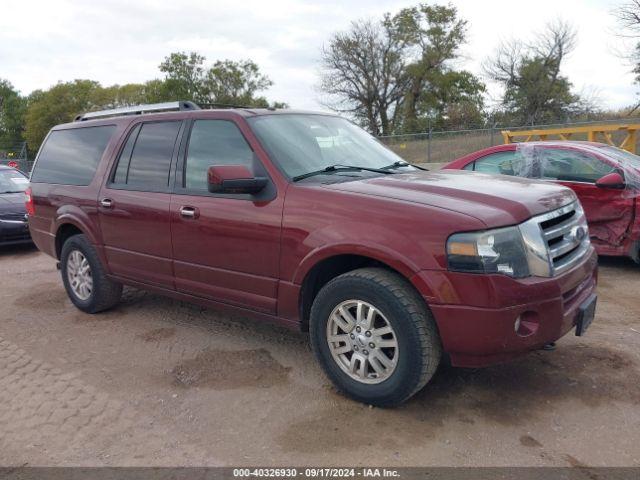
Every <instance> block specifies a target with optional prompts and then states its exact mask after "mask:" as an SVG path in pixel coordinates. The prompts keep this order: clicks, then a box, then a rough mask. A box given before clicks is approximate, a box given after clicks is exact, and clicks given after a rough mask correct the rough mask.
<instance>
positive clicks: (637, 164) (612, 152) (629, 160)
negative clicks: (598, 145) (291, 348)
mask: <svg viewBox="0 0 640 480" xmlns="http://www.w3.org/2000/svg"><path fill="white" fill-rule="evenodd" d="M602 150H603V151H605V152H606V153H607V155H609V156H610V157H612V158H614V159H615V160H617V161H618V162H620V163H622V164H623V165H628V166H630V167H634V168H638V169H640V157H639V156H638V155H635V154H633V153H631V152H628V151H626V150H623V149H621V148H618V147H611V146H608V145H607V146H606V147H602Z"/></svg>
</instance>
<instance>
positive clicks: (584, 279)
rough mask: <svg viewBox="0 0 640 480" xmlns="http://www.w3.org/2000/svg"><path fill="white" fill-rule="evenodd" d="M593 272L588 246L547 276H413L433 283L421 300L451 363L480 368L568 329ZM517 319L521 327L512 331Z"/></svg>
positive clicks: (593, 259)
mask: <svg viewBox="0 0 640 480" xmlns="http://www.w3.org/2000/svg"><path fill="white" fill-rule="evenodd" d="M597 272H598V270H597V255H596V253H595V250H594V249H593V247H591V251H590V253H589V254H588V255H586V256H585V259H584V260H583V261H582V262H581V263H580V264H578V265H576V266H575V267H574V268H573V269H571V270H569V271H567V272H565V273H564V274H562V275H559V276H557V277H553V278H540V277H530V278H526V279H520V280H518V279H513V278H510V277H507V276H504V275H474V274H468V273H456V272H437V273H436V272H428V273H427V272H421V274H419V275H428V276H429V277H430V278H427V277H426V276H425V277H423V280H424V282H425V284H427V283H428V284H430V285H435V288H434V289H432V291H431V292H430V295H425V299H426V300H427V303H428V304H429V307H430V308H431V311H432V313H433V315H434V317H435V320H436V323H437V324H438V328H439V331H440V337H441V339H442V344H443V348H444V350H445V351H446V352H447V353H448V354H449V355H450V357H451V362H452V364H453V365H455V366H461V367H480V366H486V365H491V364H494V363H500V362H503V361H506V360H510V359H512V358H514V357H517V356H519V355H521V354H523V353H526V352H528V351H530V350H536V349H539V348H540V347H542V346H543V345H545V344H546V343H549V342H553V341H555V340H557V339H558V338H560V337H562V336H564V335H565V334H566V333H567V332H569V331H570V330H571V329H572V328H574V327H575V325H576V322H577V317H578V310H579V307H580V305H581V304H582V303H583V302H585V301H586V300H587V299H588V298H589V297H590V296H591V295H592V294H593V293H594V291H595V288H596V283H597ZM434 273H436V275H435V277H436V278H435V279H434ZM434 280H435V282H434ZM518 317H520V318H521V320H525V321H526V323H525V325H526V326H527V328H524V327H523V328H521V329H520V331H519V332H516V320H517V319H518Z"/></svg>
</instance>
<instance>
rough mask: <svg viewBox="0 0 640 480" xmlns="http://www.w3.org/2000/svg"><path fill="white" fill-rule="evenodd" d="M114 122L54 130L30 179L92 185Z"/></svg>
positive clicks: (33, 180) (42, 181)
mask: <svg viewBox="0 0 640 480" xmlns="http://www.w3.org/2000/svg"><path fill="white" fill-rule="evenodd" d="M115 130H116V127H115V125H104V126H99V127H83V128H71V129H67V130H54V131H52V132H51V133H50V134H49V136H48V137H47V140H46V141H45V143H44V145H43V146H42V150H41V151H40V155H39V156H38V159H37V161H36V164H35V167H34V170H33V173H32V175H31V181H32V182H35V183H57V184H62V185H89V184H90V183H91V180H92V179H93V176H94V175H95V173H96V170H97V168H98V164H99V163H100V159H101V158H102V154H103V153H104V151H105V149H106V148H107V145H108V144H109V141H110V140H111V137H112V136H113V134H114V132H115Z"/></svg>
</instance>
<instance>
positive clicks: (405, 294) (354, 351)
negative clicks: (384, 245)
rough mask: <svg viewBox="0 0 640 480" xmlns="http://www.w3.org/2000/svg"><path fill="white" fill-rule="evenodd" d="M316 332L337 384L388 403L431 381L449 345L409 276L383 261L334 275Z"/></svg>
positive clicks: (317, 308) (318, 350)
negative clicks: (442, 340)
mask: <svg viewBox="0 0 640 480" xmlns="http://www.w3.org/2000/svg"><path fill="white" fill-rule="evenodd" d="M310 334H311V345H312V348H313V351H314V353H315V355H316V357H317V359H318V361H319V362H320V365H321V366H322V368H323V369H324V371H325V373H326V374H327V376H328V377H329V378H330V379H331V381H332V382H333V383H334V385H335V386H336V387H337V388H338V389H339V390H340V391H342V392H344V393H345V394H347V395H349V396H350V397H352V398H354V399H356V400H358V401H361V402H364V403H368V404H372V405H376V406H383V407H385V406H394V405H398V404H400V403H402V402H404V401H405V400H407V399H408V398H409V397H411V396H412V395H413V394H414V393H416V392H417V391H419V390H420V389H421V388H422V387H424V385H425V384H426V383H427V382H428V381H429V380H430V379H431V377H432V376H433V374H434V373H435V371H436V368H437V367H438V363H439V362H440V357H441V351H442V348H441V345H440V338H439V335H438V331H437V327H436V325H435V322H434V320H433V317H432V315H431V312H430V311H429V309H428V308H427V307H426V305H425V304H424V301H423V300H422V298H421V297H420V296H419V295H418V293H417V292H416V291H415V289H414V288H413V286H412V285H411V284H409V282H407V281H406V280H405V279H404V278H403V277H401V276H400V275H398V274H396V273H394V272H390V271H388V270H384V269H380V268H363V269H359V270H354V271H352V272H348V273H345V274H343V275H340V276H339V277H336V278H335V279H333V280H331V281H330V282H329V283H327V284H326V285H325V286H324V287H323V288H322V289H321V290H320V292H319V293H318V296H317V297H316V299H315V300H314V303H313V306H312V308H311V321H310Z"/></svg>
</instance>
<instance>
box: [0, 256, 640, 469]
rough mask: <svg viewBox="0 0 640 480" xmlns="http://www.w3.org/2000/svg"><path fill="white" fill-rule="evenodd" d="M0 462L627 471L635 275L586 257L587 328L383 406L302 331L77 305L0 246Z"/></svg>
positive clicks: (48, 275)
mask: <svg viewBox="0 0 640 480" xmlns="http://www.w3.org/2000/svg"><path fill="white" fill-rule="evenodd" d="M0 271H1V272H2V277H1V278H2V289H1V291H0V298H1V299H2V302H1V308H0V465H3V466H13V465H24V464H28V465H85V466H90V465H114V466H120V465H127V466H132V465H157V466H163V465H234V466H235V465H297V466H302V465H314V466H319V465H322V466H326V465H361V466H368V465H388V466H408V465H416V466H417V465H465V466H489V465H491V466H505V465H530V466H533V465H549V466H576V467H580V466H582V465H592V466H640V348H639V346H640V318H639V317H640V294H639V293H638V292H640V268H639V267H637V266H636V265H634V264H633V263H631V262H630V261H626V260H613V259H601V261H600V285H599V297H600V298H599V307H598V312H597V318H596V320H595V322H594V324H593V325H592V326H591V328H590V330H589V331H588V333H587V335H586V336H585V337H582V338H578V337H575V336H572V335H568V336H567V337H565V338H564V339H562V340H561V341H560V342H559V344H558V348H557V349H556V350H555V351H553V352H542V351H541V352H535V353H532V354H530V355H528V356H527V357H525V358H523V359H521V360H518V361H515V362H512V363H509V364H505V365H501V366H496V367H492V368H487V369H479V370H463V369H454V368H443V369H441V370H440V371H439V372H438V374H437V375H436V377H435V378H434V380H433V381H432V383H431V384H429V385H428V386H427V387H426V388H425V389H424V390H423V391H422V392H420V393H419V394H418V395H417V396H416V397H415V398H413V399H412V400H410V401H409V402H408V403H407V404H406V405H404V406H402V407H400V408H397V409H393V410H382V409H376V408H369V407H367V406H365V405H361V404H358V403H355V402H352V401H350V400H348V399H346V398H344V397H342V396H340V395H339V394H337V393H336V392H335V391H334V389H333V388H332V387H331V386H330V384H329V382H328V381H327V379H326V378H325V377H324V376H323V374H322V372H321V371H320V369H319V368H318V366H317V365H316V364H315V362H314V360H313V357H312V355H311V351H310V349H309V346H308V342H307V338H306V337H305V336H304V335H302V334H296V333H292V332H289V331H285V330H281V329H279V328H276V327H273V326H270V325H265V324H263V323H260V322H256V321H253V320H249V319H243V318H232V317H229V316H224V315H220V314H218V313H216V312H214V311H211V310H205V309H201V308H199V307H196V306H192V305H188V304H184V303H181V302H176V301H173V300H169V299H166V298H162V297H159V296H156V295H151V294H148V293H144V292H140V291H137V290H125V294H124V298H123V301H122V303H121V305H120V306H119V307H117V308H116V309H115V310H112V311H110V312H107V313H103V314H100V315H93V316H92V315H87V314H84V313H81V312H79V311H78V310H76V309H75V308H74V307H73V306H72V305H71V303H70V301H69V300H68V299H67V297H66V294H65V292H64V289H63V287H62V282H61V281H60V278H59V274H58V272H57V271H56V269H55V262H54V260H53V259H52V258H49V257H47V256H45V255H43V254H40V253H39V252H38V251H36V250H34V249H33V248H3V249H0Z"/></svg>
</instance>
